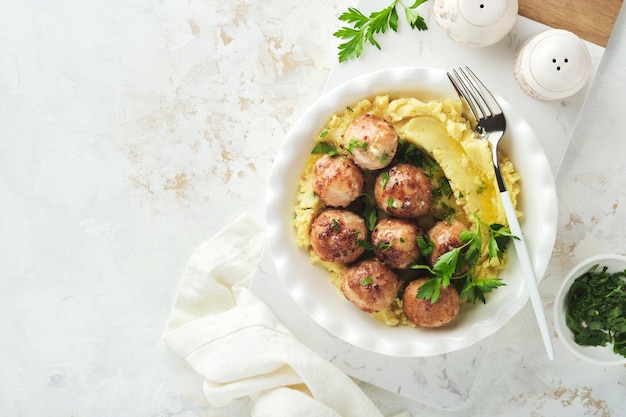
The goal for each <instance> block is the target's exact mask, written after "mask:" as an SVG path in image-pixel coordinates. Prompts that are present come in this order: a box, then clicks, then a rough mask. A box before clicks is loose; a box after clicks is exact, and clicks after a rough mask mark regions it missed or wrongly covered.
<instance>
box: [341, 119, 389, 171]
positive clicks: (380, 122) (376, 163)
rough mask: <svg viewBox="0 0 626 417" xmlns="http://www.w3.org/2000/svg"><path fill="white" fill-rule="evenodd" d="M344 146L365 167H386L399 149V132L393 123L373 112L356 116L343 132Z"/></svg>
mask: <svg viewBox="0 0 626 417" xmlns="http://www.w3.org/2000/svg"><path fill="white" fill-rule="evenodd" d="M343 141H344V143H343V146H344V148H347V149H349V150H350V152H351V154H352V159H353V160H354V162H355V163H356V164H357V165H358V166H360V167H361V168H363V169H369V170H375V169H380V168H384V167H386V166H387V165H389V163H390V162H391V160H392V159H393V157H394V156H395V154H396V151H397V149H398V134H397V133H396V130H395V128H394V127H393V125H392V124H391V123H389V122H387V121H386V120H384V119H382V118H380V117H378V116H374V115H372V114H362V115H360V116H358V117H357V118H355V119H354V120H353V121H352V122H351V123H350V125H348V128H347V129H346V131H345V132H344V134H343Z"/></svg>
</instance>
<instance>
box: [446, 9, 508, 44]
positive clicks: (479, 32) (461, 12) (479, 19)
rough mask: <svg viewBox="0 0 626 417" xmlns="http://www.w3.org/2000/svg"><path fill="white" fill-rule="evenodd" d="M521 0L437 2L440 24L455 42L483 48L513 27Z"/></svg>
mask: <svg viewBox="0 0 626 417" xmlns="http://www.w3.org/2000/svg"><path fill="white" fill-rule="evenodd" d="M518 8H519V5H518V0H435V6H434V14H435V20H436V21H437V24H438V25H439V27H440V28H441V29H443V31H444V32H445V33H446V34H447V35H448V37H450V38H451V39H452V40H454V41H455V42H458V43H460V44H462V45H465V46H472V47H484V46H489V45H493V44H494V43H496V42H498V41H499V40H501V39H502V38H504V37H505V36H506V35H507V34H508V33H509V32H510V31H511V29H512V28H513V25H514V24H515V20H516V18H517V12H518Z"/></svg>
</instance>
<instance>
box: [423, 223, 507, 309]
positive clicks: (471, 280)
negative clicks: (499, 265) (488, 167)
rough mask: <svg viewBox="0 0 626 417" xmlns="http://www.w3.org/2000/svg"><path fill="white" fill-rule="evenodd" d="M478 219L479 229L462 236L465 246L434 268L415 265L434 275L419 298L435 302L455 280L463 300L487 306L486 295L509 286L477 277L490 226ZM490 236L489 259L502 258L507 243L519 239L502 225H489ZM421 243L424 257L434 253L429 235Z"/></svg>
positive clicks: (499, 280)
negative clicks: (501, 287) (478, 302)
mask: <svg viewBox="0 0 626 417" xmlns="http://www.w3.org/2000/svg"><path fill="white" fill-rule="evenodd" d="M474 219H475V220H476V230H475V231H473V232H472V231H470V230H464V231H462V232H461V237H460V241H461V243H462V245H461V246H460V247H458V248H455V249H452V250H451V251H449V252H446V253H444V254H443V255H441V257H439V259H438V260H437V262H435V264H434V265H433V266H432V268H431V267H429V266H428V265H412V266H411V268H413V269H425V270H427V271H429V272H430V274H431V277H430V278H429V279H428V280H427V281H426V282H425V283H424V284H422V285H421V286H420V288H419V291H418V292H417V298H422V299H426V300H430V301H431V302H432V303H435V302H437V300H438V299H439V295H440V292H441V288H442V287H443V288H446V287H447V286H448V285H450V283H451V282H452V280H456V281H457V282H458V283H459V287H460V296H461V299H463V300H465V301H467V302H469V303H476V301H477V300H480V301H482V302H483V304H484V303H486V299H485V294H486V293H488V292H491V291H492V290H493V289H494V288H497V287H499V286H502V285H506V284H504V282H502V280H501V279H500V278H476V277H474V269H475V268H476V266H477V265H478V261H479V260H480V258H481V253H482V246H483V232H482V227H484V226H487V225H486V224H485V223H483V222H482V221H480V220H479V219H478V216H476V215H474ZM487 234H488V236H489V242H488V244H487V247H488V251H487V256H488V257H489V259H491V258H493V257H498V259H502V256H503V254H504V249H505V246H506V243H507V242H508V241H509V240H510V239H511V238H515V236H513V235H512V234H511V232H510V230H509V228H508V227H503V226H502V225H499V224H494V225H491V226H487ZM417 242H418V246H419V247H420V250H421V251H422V253H423V254H424V255H427V254H430V253H432V247H433V246H432V241H430V238H428V236H427V235H425V236H421V237H419V238H418V240H417Z"/></svg>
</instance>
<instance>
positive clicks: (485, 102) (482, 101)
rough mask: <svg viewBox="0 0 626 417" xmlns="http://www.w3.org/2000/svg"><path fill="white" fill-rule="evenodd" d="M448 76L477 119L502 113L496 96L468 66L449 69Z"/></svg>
mask: <svg viewBox="0 0 626 417" xmlns="http://www.w3.org/2000/svg"><path fill="white" fill-rule="evenodd" d="M448 78H449V79H450V81H451V82H452V85H453V86H454V88H455V90H456V91H457V93H458V94H459V96H460V97H462V98H463V99H465V101H466V103H467V105H468V106H469V108H470V110H471V111H472V113H473V115H474V117H475V118H476V120H477V121H481V120H484V119H487V118H490V117H494V116H498V115H500V114H502V109H501V108H500V105H499V104H498V102H497V101H496V99H495V98H494V96H493V95H492V94H491V92H490V91H489V90H488V89H487V87H485V85H484V84H483V83H482V82H481V81H480V79H478V77H477V76H476V75H475V74H474V73H473V72H472V70H470V69H469V68H468V67H465V68H462V67H459V68H457V69H453V70H451V71H448Z"/></svg>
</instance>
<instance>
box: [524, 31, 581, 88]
mask: <svg viewBox="0 0 626 417" xmlns="http://www.w3.org/2000/svg"><path fill="white" fill-rule="evenodd" d="M590 70H591V57H590V55H589V49H588V48H587V45H585V43H584V42H583V41H582V40H581V39H580V38H579V37H578V36H576V35H575V34H573V33H572V32H569V31H566V30H561V29H552V30H548V31H545V32H542V33H540V34H538V35H535V36H533V37H531V38H530V39H528V40H527V41H526V42H524V43H523V44H522V46H521V47H520V48H519V49H518V51H517V55H516V57H515V64H514V67H513V74H514V75H515V79H516V80H517V82H518V84H519V85H520V87H521V88H522V90H523V91H524V92H525V93H526V94H528V95H529V96H531V97H533V98H536V99H538V100H543V101H550V100H561V99H564V98H566V97H569V96H572V95H574V94H575V93H577V92H578V91H579V90H580V89H581V88H582V87H583V86H584V85H585V83H586V82H587V80H588V79H589V72H590Z"/></svg>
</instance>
